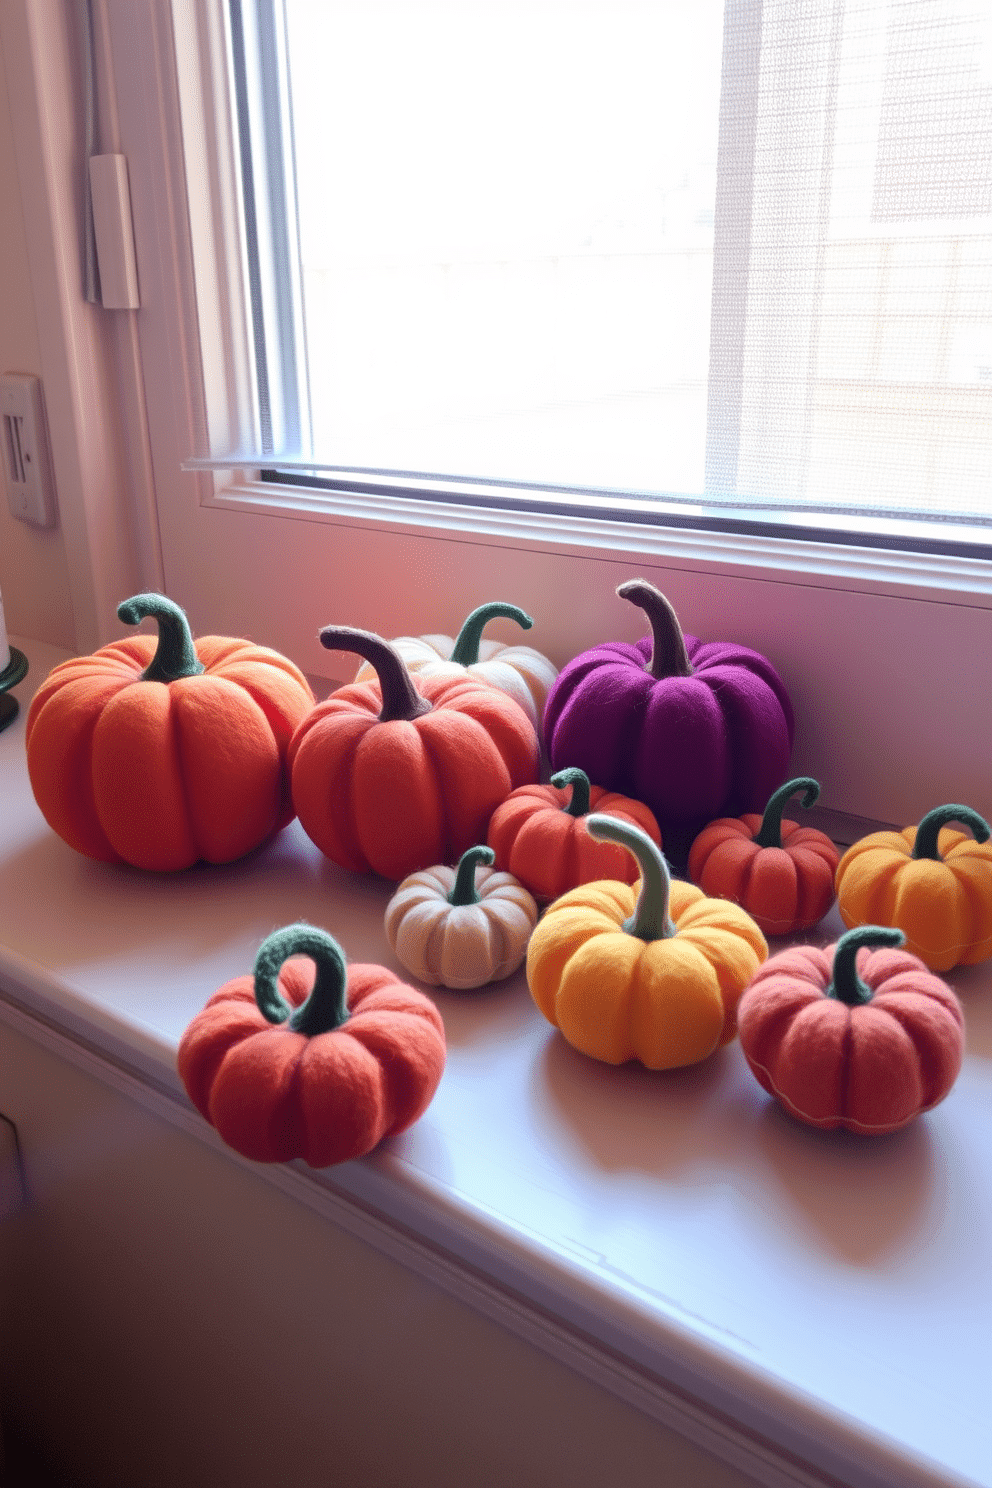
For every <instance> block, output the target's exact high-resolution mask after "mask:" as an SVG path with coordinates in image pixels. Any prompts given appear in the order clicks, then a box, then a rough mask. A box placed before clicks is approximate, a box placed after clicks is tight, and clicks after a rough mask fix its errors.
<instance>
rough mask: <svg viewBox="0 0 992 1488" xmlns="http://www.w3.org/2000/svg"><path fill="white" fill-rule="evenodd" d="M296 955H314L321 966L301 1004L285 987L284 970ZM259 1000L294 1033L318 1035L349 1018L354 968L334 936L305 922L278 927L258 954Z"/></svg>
mask: <svg viewBox="0 0 992 1488" xmlns="http://www.w3.org/2000/svg"><path fill="white" fill-rule="evenodd" d="M290 956H309V957H310V959H311V960H312V961H313V963H314V964H315V966H316V968H317V975H316V978H315V980H314V984H313V987H312V988H311V991H310V996H309V997H308V998H307V1000H306V1002H302V1003H300V1006H299V1007H297V1008H293V1007H290V1005H289V1003H288V1002H287V1001H286V999H285V998H284V997H283V995H282V993H281V992H280V991H279V971H280V968H281V967H282V964H283V962H284V961H286V960H288V959H289V957H290ZM255 1001H256V1003H257V1004H258V1010H259V1012H260V1013H261V1014H262V1017H263V1018H265V1019H266V1021H267V1022H269V1023H285V1024H287V1026H288V1027H289V1028H291V1029H292V1030H293V1032H294V1033H302V1034H304V1035H305V1036H306V1037H307V1038H314V1037H316V1035H317V1034H318V1033H331V1032H333V1030H334V1029H335V1028H340V1027H341V1025H342V1024H343V1023H346V1022H347V1021H348V967H347V963H346V962H345V959H344V951H342V949H341V947H340V946H339V945H338V943H337V941H336V940H335V939H334V937H333V936H331V935H328V933H327V931H326V930H319V929H318V928H317V926H316V925H307V924H306V923H305V922H304V921H302V920H301V921H299V923H298V924H295V925H284V926H283V928H282V929H281V930H274V931H273V932H272V934H271V935H270V936H268V937H267V938H266V939H265V940H263V941H262V944H261V945H260V946H259V948H258V954H257V956H256V957H255Z"/></svg>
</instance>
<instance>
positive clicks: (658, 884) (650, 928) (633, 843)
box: [586, 811, 678, 940]
mask: <svg viewBox="0 0 992 1488" xmlns="http://www.w3.org/2000/svg"><path fill="white" fill-rule="evenodd" d="M586 830H587V831H588V833H589V835H590V836H591V837H595V838H596V839H597V840H599V841H602V840H603V839H604V838H605V839H606V841H607V842H618V843H619V844H620V846H621V847H625V848H626V849H627V851H628V852H629V853H633V855H634V857H635V858H636V859H637V862H638V864H639V866H640V870H641V892H640V893H639V894H638V896H637V905H636V907H635V909H634V913H633V914H632V915H631V917H630V919H629V920H624V923H623V928H624V930H626V932H627V934H628V935H636V936H637V937H638V939H639V940H671V938H672V936H673V935H677V934H678V930H677V929H676V927H675V926H674V925H673V923H672V921H671V919H670V917H669V914H668V897H669V894H670V893H671V888H672V877H671V874H670V873H669V871H668V864H667V863H666V862H665V859H664V858H663V857H662V855H661V853H660V852H659V850H658V848H657V847H655V845H654V843H653V842H652V841H651V838H650V837H649V836H648V834H647V832H642V831H641V829H640V827H635V826H633V825H632V823H630V822H625V821H621V820H620V818H619V817H618V816H607V815H606V814H605V812H599V811H594V812H593V814H592V816H588V817H586Z"/></svg>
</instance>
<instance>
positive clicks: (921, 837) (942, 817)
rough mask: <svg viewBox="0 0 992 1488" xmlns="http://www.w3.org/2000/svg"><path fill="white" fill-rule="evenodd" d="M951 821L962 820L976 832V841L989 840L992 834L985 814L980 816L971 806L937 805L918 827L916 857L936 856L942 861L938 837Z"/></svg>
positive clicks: (914, 844)
mask: <svg viewBox="0 0 992 1488" xmlns="http://www.w3.org/2000/svg"><path fill="white" fill-rule="evenodd" d="M950 822H960V823H961V825H962V826H965V827H967V828H968V830H969V831H970V832H972V833H973V834H974V838H975V841H976V842H988V840H989V837H990V836H992V829H990V828H989V824H988V822H987V821H986V820H985V818H984V816H979V814H978V812H977V811H972V809H971V807H970V806H935V807H934V809H933V810H932V811H928V812H927V814H926V816H925V817H924V818H923V820H922V821H921V822H920V825H919V826H918V827H917V829H916V840H915V841H914V843H913V857H914V858H936V860H937V861H938V862H940V861H941V857H940V849H939V848H938V846H937V839H938V837H939V836H940V829H941V827H946V826H947V825H948V824H949V823H950Z"/></svg>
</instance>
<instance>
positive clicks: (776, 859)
mask: <svg viewBox="0 0 992 1488" xmlns="http://www.w3.org/2000/svg"><path fill="white" fill-rule="evenodd" d="M809 787H815V791H814V790H810V789H809ZM804 788H806V789H807V795H806V798H805V800H804V802H803V804H804V805H806V806H809V805H812V802H813V800H815V799H816V795H817V794H818V793H819V786H817V785H816V782H815V781H809V780H806V779H803V780H797V781H790V782H787V784H786V785H784V786H783V787H782V788H781V790H779V791H776V792H775V795H774V796H773V797H772V801H771V802H770V803H769V806H768V807H767V808H766V810H765V813H764V815H763V816H758V815H757V814H755V813H751V812H749V813H746V814H745V815H744V816H740V817H721V818H719V819H718V820H717V821H715V822H711V823H710V824H709V826H707V827H704V828H703V830H702V832H701V833H700V834H699V836H698V837H697V838H696V840H695V841H694V842H693V844H692V848H691V851H690V853H689V877H690V878H691V879H692V881H693V883H695V884H698V885H699V887H700V888H701V889H702V890H703V891H704V893H707V894H712V895H714V896H715V897H717V898H719V899H732V900H733V901H734V903H735V904H740V905H741V907H742V908H743V909H746V910H747V912H748V914H749V915H750V916H751V917H752V919H754V920H755V921H756V922H757V924H758V925H759V926H760V928H761V929H762V930H763V931H764V933H765V934H766V935H790V934H792V933H794V932H795V931H798V930H808V929H809V928H810V927H811V926H813V925H816V924H818V923H819V921H820V920H822V919H823V916H824V915H825V914H826V912H827V910H828V909H829V908H830V906H831V904H833V902H834V874H835V872H836V870H837V864H838V863H839V861H840V852H839V851H838V849H837V847H836V846H835V845H834V843H833V842H831V840H830V838H829V837H828V836H826V834H825V833H824V832H818V831H817V830H816V829H815V828H814V827H803V826H800V825H799V824H798V823H797V822H793V821H783V819H782V805H783V804H784V800H785V798H787V797H788V796H789V795H792V794H795V792H796V791H798V790H801V789H804Z"/></svg>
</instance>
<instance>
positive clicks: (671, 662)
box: [617, 579, 692, 682]
mask: <svg viewBox="0 0 992 1488" xmlns="http://www.w3.org/2000/svg"><path fill="white" fill-rule="evenodd" d="M617 594H618V595H619V596H620V598H621V599H629V600H630V602H631V604H635V605H638V606H639V607H640V608H641V609H642V610H643V611H644V613H645V615H647V617H648V622H649V624H650V626H651V636H652V648H651V660H650V661H649V662H648V664H647V666H646V667H645V668H644V670H645V671H646V672H650V674H651V676H652V677H654V678H655V679H656V680H657V681H659V682H660V681H661V680H662V678H664V677H691V676H692V663H691V662H690V660H689V653H688V651H687V650H686V648H685V636H684V635H683V634H682V627H681V625H680V624H679V620H678V616H677V615H676V613H675V611H674V609H673V608H672V605H671V602H670V601H669V600H667V599H666V598H665V596H664V595H663V594H662V592H661V590H660V589H656V588H655V586H654V585H653V584H650V583H648V581H647V579H628V580H627V582H626V583H625V584H621V585H620V586H619V588H618V589H617Z"/></svg>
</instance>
